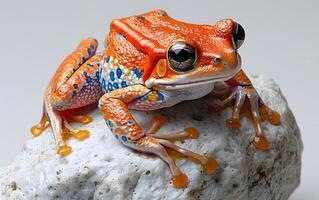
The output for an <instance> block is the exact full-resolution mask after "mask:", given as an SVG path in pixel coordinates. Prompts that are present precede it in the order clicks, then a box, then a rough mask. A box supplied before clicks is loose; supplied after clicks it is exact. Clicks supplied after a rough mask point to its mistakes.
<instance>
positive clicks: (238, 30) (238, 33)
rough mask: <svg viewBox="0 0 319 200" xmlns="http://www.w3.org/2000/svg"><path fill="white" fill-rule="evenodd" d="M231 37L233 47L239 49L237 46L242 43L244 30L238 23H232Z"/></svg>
mask: <svg viewBox="0 0 319 200" xmlns="http://www.w3.org/2000/svg"><path fill="white" fill-rule="evenodd" d="M232 39H233V45H234V48H235V49H239V47H240V46H241V45H242V44H243V43H244V40H245V30H244V28H243V27H242V26H241V25H240V24H238V23H235V24H234V29H233V35H232Z"/></svg>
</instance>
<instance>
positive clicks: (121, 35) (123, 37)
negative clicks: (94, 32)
mask: <svg viewBox="0 0 319 200" xmlns="http://www.w3.org/2000/svg"><path fill="white" fill-rule="evenodd" d="M118 36H119V38H120V40H122V41H124V40H126V37H125V36H124V35H123V34H121V33H119V34H118Z"/></svg>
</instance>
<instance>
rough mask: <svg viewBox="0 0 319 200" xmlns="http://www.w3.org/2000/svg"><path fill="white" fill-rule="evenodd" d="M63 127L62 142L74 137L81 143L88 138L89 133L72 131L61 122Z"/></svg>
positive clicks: (64, 122) (66, 124) (65, 122)
mask: <svg viewBox="0 0 319 200" xmlns="http://www.w3.org/2000/svg"><path fill="white" fill-rule="evenodd" d="M63 127H64V128H63V131H62V137H63V139H64V141H66V140H67V139H69V138H70V137H75V138H76V139H78V140H80V141H82V140H85V139H86V138H88V137H89V136H90V131H88V130H77V129H74V128H73V127H72V126H71V125H70V124H69V123H68V122H67V121H66V120H63Z"/></svg>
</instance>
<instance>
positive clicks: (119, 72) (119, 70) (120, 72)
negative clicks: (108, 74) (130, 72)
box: [116, 68, 122, 78]
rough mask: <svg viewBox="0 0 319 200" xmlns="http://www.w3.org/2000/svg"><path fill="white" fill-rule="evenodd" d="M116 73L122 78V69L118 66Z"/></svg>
mask: <svg viewBox="0 0 319 200" xmlns="http://www.w3.org/2000/svg"><path fill="white" fill-rule="evenodd" d="M116 75H117V78H121V76H122V70H121V69H120V68H117V69H116Z"/></svg>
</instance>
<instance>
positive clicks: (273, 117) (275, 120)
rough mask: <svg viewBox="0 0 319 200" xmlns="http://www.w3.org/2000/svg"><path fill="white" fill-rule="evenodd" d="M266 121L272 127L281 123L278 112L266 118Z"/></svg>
mask: <svg viewBox="0 0 319 200" xmlns="http://www.w3.org/2000/svg"><path fill="white" fill-rule="evenodd" d="M268 120H269V122H270V123H271V124H273V125H279V124H280V122H281V117H280V114H279V113H278V112H274V113H273V114H272V115H270V116H269V117H268Z"/></svg>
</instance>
